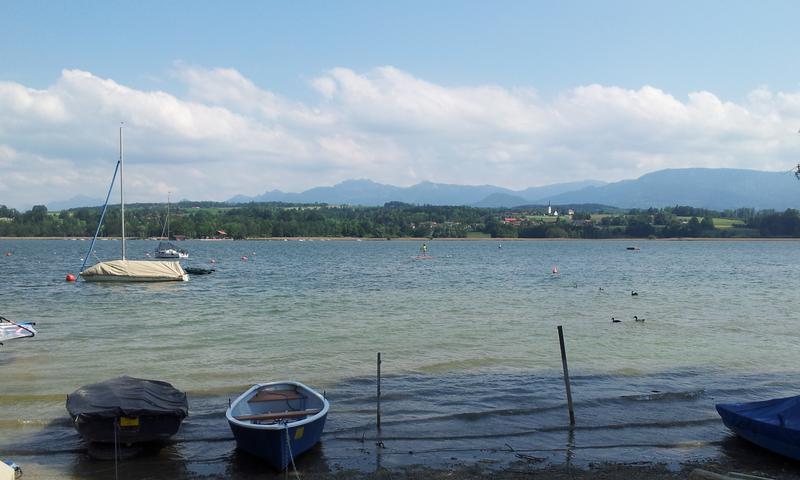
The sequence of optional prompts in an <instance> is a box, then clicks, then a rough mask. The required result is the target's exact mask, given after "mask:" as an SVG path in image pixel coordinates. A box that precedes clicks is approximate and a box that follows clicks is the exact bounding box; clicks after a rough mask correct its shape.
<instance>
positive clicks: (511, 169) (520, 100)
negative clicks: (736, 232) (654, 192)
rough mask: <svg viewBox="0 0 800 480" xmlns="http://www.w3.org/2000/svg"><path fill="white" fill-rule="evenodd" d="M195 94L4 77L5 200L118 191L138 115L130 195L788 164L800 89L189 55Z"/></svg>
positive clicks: (71, 78)
mask: <svg viewBox="0 0 800 480" xmlns="http://www.w3.org/2000/svg"><path fill="white" fill-rule="evenodd" d="M172 74H173V76H174V77H175V78H177V79H178V80H179V81H181V82H183V84H185V86H186V92H185V93H184V94H181V95H177V94H174V93H168V92H164V91H144V90H139V89H135V88H132V87H129V86H126V85H122V84H119V83H117V82H115V81H114V80H112V79H107V78H101V77H98V76H96V75H94V74H92V73H90V72H86V71H80V70H64V71H63V72H62V74H61V76H60V77H59V78H58V79H57V80H56V81H55V82H54V83H53V84H52V85H51V86H49V87H48V88H46V89H43V90H37V89H33V88H29V87H27V86H25V85H21V84H18V83H14V82H0V204H2V203H5V204H9V205H12V206H16V205H30V204H34V203H42V202H47V201H53V200H61V199H64V198H69V197H71V196H73V195H76V194H85V195H88V196H94V197H100V196H104V194H105V189H106V188H107V183H108V181H109V179H110V176H111V173H112V172H113V166H114V162H115V160H116V156H117V138H116V126H117V125H118V122H120V121H124V122H125V124H126V152H127V154H126V158H127V159H128V163H127V164H126V165H127V168H126V174H127V179H128V182H129V185H126V187H127V193H126V196H127V197H128V198H130V199H131V201H163V200H164V197H165V192H166V191H171V192H173V197H175V198H195V199H213V200H224V199H226V198H229V197H231V196H233V195H235V194H238V193H243V194H248V195H255V194H259V193H262V192H264V191H266V190H272V189H281V190H284V191H299V190H303V189H306V188H310V187H313V186H317V185H330V184H333V183H336V182H339V181H342V180H345V179H348V178H365V177H366V178H371V179H373V180H375V181H379V182H385V183H391V184H395V185H409V184H412V183H416V182H418V181H420V180H430V181H435V182H444V183H469V184H486V183H492V184H496V185H501V186H506V187H510V188H520V189H521V188H525V187H528V186H533V185H542V184H547V183H555V182H561V181H573V180H581V179H586V178H594V179H601V180H608V181H614V180H619V179H623V178H635V177H638V176H640V175H642V174H644V173H647V172H650V171H653V170H658V169H662V168H670V167H690V166H693V167H735V168H754V169H768V170H782V169H788V168H789V167H791V165H793V164H795V163H796V158H797V153H796V152H797V151H799V150H800V149H799V148H798V147H800V136H798V135H797V133H796V132H797V128H798V126H800V92H773V91H771V90H770V89H769V88H767V87H759V88H757V89H756V90H754V91H752V92H750V94H749V95H747V97H746V98H745V99H744V100H743V101H741V102H738V103H737V102H732V101H726V100H724V99H721V98H719V97H718V96H716V95H714V94H713V93H712V92H710V91H699V92H693V93H691V94H689V95H688V96H687V97H686V98H684V99H681V98H676V97H674V96H672V95H670V94H669V93H668V92H665V91H663V90H660V89H658V88H656V87H653V86H647V85H646V86H643V87H641V88H639V89H635V90H630V89H623V88H619V87H615V86H603V85H596V84H595V85H585V86H580V87H577V88H573V89H570V90H565V91H563V92H561V93H560V94H559V95H557V96H555V97H553V98H549V99H543V98H540V97H539V96H538V95H537V93H536V91H535V90H534V88H532V87H526V88H518V89H508V88H503V87H499V86H495V85H466V86H465V85H456V86H452V85H440V84H436V83H433V82H430V81H427V80H424V79H421V78H418V77H415V76H414V75H412V74H411V73H409V72H404V71H401V70H399V69H397V68H394V67H390V66H387V67H380V68H376V69H373V70H370V71H367V72H356V71H353V70H350V69H347V68H335V69H332V70H330V71H327V72H324V73H323V74H322V75H320V76H319V77H318V78H314V79H312V80H311V81H310V85H309V86H310V88H312V91H314V92H316V93H317V94H318V95H319V96H318V100H316V101H310V102H305V103H304V102H300V101H297V100H293V99H289V98H285V97H282V96H281V95H278V94H276V93H274V92H272V91H270V90H269V89H268V88H267V86H263V85H261V86H260V85H256V84H255V83H254V82H253V81H252V80H250V79H248V78H247V77H245V76H244V75H242V74H241V73H240V72H238V71H237V70H235V69H230V68H228V69H223V68H215V69H205V68H200V67H196V66H189V65H184V64H176V65H175V67H174V70H173V72H172Z"/></svg>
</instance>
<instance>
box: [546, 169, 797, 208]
mask: <svg viewBox="0 0 800 480" xmlns="http://www.w3.org/2000/svg"><path fill="white" fill-rule="evenodd" d="M550 201H551V202H553V203H599V204H603V205H613V206H615V207H620V208H649V207H666V206H672V205H689V206H693V207H700V208H708V209H712V210H726V209H736V208H742V207H746V208H755V209H757V210H765V209H775V210H785V209H787V208H798V207H800V183H798V181H797V180H796V179H795V177H794V175H789V174H786V173H784V172H763V171H759V170H741V169H733V168H683V169H668V170H659V171H657V172H652V173H648V174H646V175H642V176H641V177H639V178H637V179H636V180H623V181H621V182H615V183H609V184H607V185H602V186H597V187H593V186H590V187H586V188H583V189H580V190H576V191H572V192H564V193H561V194H559V195H554V196H552V197H551V198H550Z"/></svg>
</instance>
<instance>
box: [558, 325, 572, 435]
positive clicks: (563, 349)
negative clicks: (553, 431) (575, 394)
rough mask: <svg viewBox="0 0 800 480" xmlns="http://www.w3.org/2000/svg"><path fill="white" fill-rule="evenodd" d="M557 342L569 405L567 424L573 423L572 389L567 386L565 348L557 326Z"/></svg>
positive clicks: (562, 335) (567, 372)
mask: <svg viewBox="0 0 800 480" xmlns="http://www.w3.org/2000/svg"><path fill="white" fill-rule="evenodd" d="M558 343H559V344H560V345H561V364H562V365H563V366H564V385H565V386H566V387H567V406H568V407H569V424H570V425H575V411H574V410H573V409H572V390H571V389H570V387H569V368H567V350H566V348H565V347H564V330H563V329H562V328H561V325H559V326H558Z"/></svg>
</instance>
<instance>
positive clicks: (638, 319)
mask: <svg viewBox="0 0 800 480" xmlns="http://www.w3.org/2000/svg"><path fill="white" fill-rule="evenodd" d="M633 321H635V322H644V318H639V317H637V316H636V315H634V316H633Z"/></svg>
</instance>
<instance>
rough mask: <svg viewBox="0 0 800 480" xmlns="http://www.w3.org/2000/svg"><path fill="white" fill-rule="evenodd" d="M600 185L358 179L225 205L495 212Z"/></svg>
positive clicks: (235, 200)
mask: <svg viewBox="0 0 800 480" xmlns="http://www.w3.org/2000/svg"><path fill="white" fill-rule="evenodd" d="M600 185H604V182H600V181H597V180H584V181H580V182H570V183H559V184H554V185H546V186H543V187H531V188H528V189H525V190H522V191H515V190H511V189H508V188H503V187H496V186H494V185H454V184H447V183H433V182H421V183H418V184H416V185H412V186H410V187H395V186H393V185H384V184H381V183H377V182H373V181H372V180H366V179H361V180H345V181H344V182H341V183H338V184H336V185H334V186H332V187H315V188H312V189H310V190H306V191H304V192H301V193H285V192H281V191H279V190H273V191H270V192H266V193H264V194H262V195H258V196H255V197H247V196H244V195H237V196H235V197H233V198H231V199H230V200H228V201H229V202H230V203H245V202H292V203H329V204H336V205H338V204H343V205H363V206H377V205H383V204H384V203H387V202H404V203H411V204H416V205H471V206H479V207H495V208H497V207H513V206H516V205H523V204H526V203H534V202H533V201H532V200H539V199H540V198H543V197H547V196H550V195H557V194H561V193H566V192H570V191H574V190H580V189H582V188H585V187H590V186H600ZM545 203H546V202H545Z"/></svg>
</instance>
